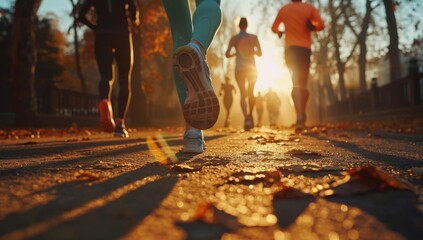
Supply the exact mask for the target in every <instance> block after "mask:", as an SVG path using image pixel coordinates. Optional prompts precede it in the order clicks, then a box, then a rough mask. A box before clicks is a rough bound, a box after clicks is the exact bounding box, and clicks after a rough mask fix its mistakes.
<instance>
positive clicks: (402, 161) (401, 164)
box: [308, 134, 423, 169]
mask: <svg viewBox="0 0 423 240" xmlns="http://www.w3.org/2000/svg"><path fill="white" fill-rule="evenodd" d="M308 136H310V137H313V138H316V139H319V140H326V141H330V142H331V143H332V144H334V145H335V146H336V147H339V148H343V149H345V150H347V151H350V152H353V153H357V154H359V155H361V156H363V157H365V158H368V159H371V160H374V161H377V162H381V163H384V164H389V165H391V166H394V167H398V168H401V169H408V168H410V167H421V166H423V162H422V161H418V160H415V159H410V158H405V157H399V156H395V155H390V154H385V153H378V152H373V151H369V150H367V149H364V148H362V147H360V146H358V145H357V144H353V143H350V142H342V141H337V140H333V139H330V138H326V137H322V136H319V135H315V134H308Z"/></svg>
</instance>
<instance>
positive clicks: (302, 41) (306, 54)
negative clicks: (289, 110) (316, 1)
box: [272, 0, 325, 130]
mask: <svg viewBox="0 0 423 240" xmlns="http://www.w3.org/2000/svg"><path fill="white" fill-rule="evenodd" d="M281 23H283V24H284V25H285V35H286V37H285V62H286V65H287V66H288V68H289V69H290V71H291V76H292V83H293V89H292V93H291V96H292V100H293V101H294V106H295V111H296V112H297V122H296V129H298V130H301V129H303V128H304V127H305V122H306V112H305V110H306V106H307V101H308V95H309V93H308V90H307V79H308V74H309V69H310V56H311V32H313V31H320V30H322V29H323V28H324V27H325V25H324V22H323V20H322V18H321V17H320V15H319V12H318V11H317V9H316V8H315V7H314V6H313V5H311V4H308V3H302V2H301V0H292V2H291V3H288V4H286V5H284V6H283V7H282V8H281V9H280V10H279V13H278V15H277V16H276V19H275V21H274V23H273V25H272V31H273V32H274V33H276V34H277V35H278V36H279V37H281V36H282V34H283V32H281V31H279V25H280V24H281Z"/></svg>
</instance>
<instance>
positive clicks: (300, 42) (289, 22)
mask: <svg viewBox="0 0 423 240" xmlns="http://www.w3.org/2000/svg"><path fill="white" fill-rule="evenodd" d="M307 19H309V20H310V21H311V23H312V24H313V25H314V27H315V31H320V30H322V29H323V28H324V27H325V23H324V22H323V20H322V18H321V17H320V15H319V11H317V9H316V8H315V7H314V6H313V5H311V4H308V3H302V2H291V3H288V4H286V5H285V6H283V7H282V8H281V9H280V10H279V13H278V15H277V16H276V19H275V21H274V22H273V26H272V31H273V32H274V33H278V32H279V25H280V24H281V23H283V24H284V25H285V46H286V47H289V46H299V47H305V48H310V47H311V31H310V30H308V29H307Z"/></svg>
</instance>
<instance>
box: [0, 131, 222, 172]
mask: <svg viewBox="0 0 423 240" xmlns="http://www.w3.org/2000/svg"><path fill="white" fill-rule="evenodd" d="M223 136H225V135H216V136H212V137H207V138H206V140H207V141H210V140H214V139H217V138H221V137H223ZM165 139H166V138H165ZM138 141H141V140H138ZM107 142H108V144H112V143H113V141H107ZM135 142H136V141H135ZM167 144H168V145H169V146H176V145H181V144H182V139H175V140H167ZM89 146H92V145H90V144H89ZM84 148H86V147H84ZM146 150H148V146H147V144H146V143H145V141H144V142H141V143H140V144H137V145H133V146H130V147H126V148H120V149H117V150H112V151H104V150H103V151H101V152H98V153H97V154H92V155H89V156H84V157H80V158H70V159H64V160H56V161H54V162H46V163H41V164H35V165H30V166H24V167H15V168H8V169H0V179H1V178H4V177H9V176H16V175H18V174H19V175H21V176H22V175H23V174H26V173H28V174H34V173H37V172H39V171H46V170H49V169H51V168H59V167H66V166H68V167H72V166H76V165H78V164H82V163H89V162H90V161H95V160H98V159H101V158H102V157H111V156H119V155H121V154H129V153H135V152H140V151H146ZM21 151H23V150H21ZM33 151H34V150H28V155H29V156H30V154H31V152H33ZM67 151H69V149H66V148H65V149H62V147H60V148H59V147H58V148H57V149H56V153H57V154H61V153H65V152H67ZM0 153H1V152H0ZM34 157H36V156H34Z"/></svg>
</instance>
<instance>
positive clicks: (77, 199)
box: [0, 163, 168, 239]
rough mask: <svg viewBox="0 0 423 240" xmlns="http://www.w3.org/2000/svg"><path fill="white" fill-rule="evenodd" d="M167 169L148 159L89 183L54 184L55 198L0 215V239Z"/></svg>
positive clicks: (161, 174) (160, 173)
mask: <svg viewBox="0 0 423 240" xmlns="http://www.w3.org/2000/svg"><path fill="white" fill-rule="evenodd" d="M167 173H168V172H167V169H166V167H165V166H163V165H161V164H159V163H149V164H147V165H145V166H144V167H142V168H139V169H136V170H134V171H130V172H127V173H124V174H122V175H119V176H117V177H114V178H112V179H108V180H105V181H103V182H100V183H97V184H94V185H92V186H89V185H87V184H84V185H82V184H72V183H67V184H64V185H60V186H58V187H57V188H56V190H57V193H56V198H55V199H54V200H52V201H50V202H48V203H46V204H44V205H39V206H36V207H33V208H31V209H29V210H27V211H23V212H15V213H11V214H9V215H7V216H6V217H5V218H4V219H2V220H1V221H0V239H1V238H4V235H6V234H8V233H11V232H13V231H15V230H21V229H25V228H27V227H29V226H31V225H32V224H36V223H39V222H42V221H46V220H51V219H54V218H55V217H58V216H59V215H60V214H62V213H64V212H66V211H70V210H72V209H75V208H78V207H80V206H81V205H84V204H86V203H87V202H89V201H92V200H94V199H98V198H101V197H104V196H105V195H107V194H110V193H111V192H113V191H115V190H116V189H119V188H121V187H122V186H125V185H127V184H130V183H133V182H134V181H136V180H140V179H143V178H145V177H148V176H153V175H159V176H165V175H166V174H167Z"/></svg>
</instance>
